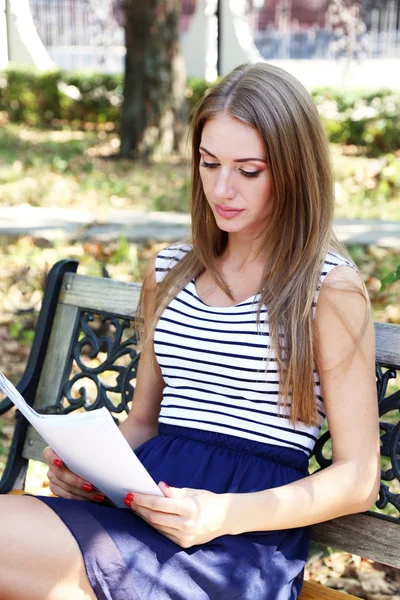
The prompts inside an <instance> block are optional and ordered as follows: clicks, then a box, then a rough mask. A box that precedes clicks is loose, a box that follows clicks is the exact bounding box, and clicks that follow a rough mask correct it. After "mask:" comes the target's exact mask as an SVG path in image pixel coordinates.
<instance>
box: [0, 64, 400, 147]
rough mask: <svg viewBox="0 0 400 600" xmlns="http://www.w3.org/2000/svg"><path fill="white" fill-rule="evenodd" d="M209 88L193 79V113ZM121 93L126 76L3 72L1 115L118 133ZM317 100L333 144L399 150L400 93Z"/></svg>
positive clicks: (329, 93) (318, 95) (330, 93)
mask: <svg viewBox="0 0 400 600" xmlns="http://www.w3.org/2000/svg"><path fill="white" fill-rule="evenodd" d="M209 86H210V84H208V83H207V82H206V81H204V79H199V78H189V79H188V83H187V89H186V93H185V96H186V98H187V101H188V103H189V108H193V106H195V104H196V103H197V101H198V100H199V99H200V98H201V96H202V95H203V94H204V92H205V91H206V90H207V88H208V87H209ZM122 90H123V76H122V75H107V74H101V73H92V74H88V73H83V72H75V73H74V72H72V73H67V72H64V71H61V70H54V71H48V72H45V73H41V72H36V71H34V70H31V69H21V68H15V67H12V68H8V69H7V70H6V71H0V111H4V112H5V113H6V114H7V116H8V119H9V120H10V121H13V122H18V123H27V124H30V125H36V126H42V127H45V126H53V127H54V126H57V125H59V126H63V125H68V126H72V127H77V128H82V127H84V126H85V124H86V123H92V124H105V123H111V124H112V126H111V127H110V128H114V127H115V128H118V127H119V118H120V106H121V103H122ZM312 95H313V98H314V101H315V103H316V105H317V107H318V110H319V112H320V115H321V118H322V122H323V124H324V127H325V130H326V132H327V135H328V137H329V139H330V140H331V142H333V143H338V144H354V145H355V146H361V147H363V148H364V149H365V152H366V154H368V155H370V156H379V155H380V154H383V153H389V152H396V151H397V150H398V149H399V139H400V95H399V94H396V93H395V92H393V91H391V90H379V91H376V92H370V91H368V92H365V91H364V92H362V91H349V90H333V89H324V90H316V91H314V92H313V94H312Z"/></svg>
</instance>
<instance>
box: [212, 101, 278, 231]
mask: <svg viewBox="0 0 400 600" xmlns="http://www.w3.org/2000/svg"><path fill="white" fill-rule="evenodd" d="M200 155H201V159H200V177H201V181H202V183H203V189H204V193H205V196H206V198H207V201H208V203H209V205H210V207H211V210H212V211H213V214H214V217H215V220H216V222H217V225H218V227H219V228H220V229H222V230H223V231H226V232H228V233H243V234H245V235H247V236H251V237H253V238H255V237H256V236H257V235H258V234H259V233H260V232H261V231H262V230H263V228H264V227H265V224H266V222H267V221H268V218H269V215H270V213H271V209H272V198H271V175H270V172H269V169H268V166H267V157H266V151H265V146H264V142H263V140H262V138H261V136H260V134H259V133H258V131H257V130H256V129H254V128H253V127H251V126H250V125H247V124H245V123H242V122H241V121H239V120H237V119H234V118H233V117H231V116H230V115H228V114H226V113H221V114H220V115H218V116H217V117H215V118H213V119H210V120H208V121H206V124H205V125H204V128H203V132H202V136H201V142H200Z"/></svg>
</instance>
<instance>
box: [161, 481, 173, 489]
mask: <svg viewBox="0 0 400 600" xmlns="http://www.w3.org/2000/svg"><path fill="white" fill-rule="evenodd" d="M160 483H162V484H163V485H165V487H166V488H169V487H171V486H169V485H168V483H165V481H160Z"/></svg>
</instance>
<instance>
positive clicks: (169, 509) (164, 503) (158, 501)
mask: <svg viewBox="0 0 400 600" xmlns="http://www.w3.org/2000/svg"><path fill="white" fill-rule="evenodd" d="M132 507H133V508H138V507H142V508H147V509H149V510H152V511H155V512H162V513H169V514H176V515H182V514H183V513H184V512H185V505H184V503H182V501H181V500H179V499H178V500H175V499H174V498H162V497H161V496H152V495H150V494H134V498H133V502H132Z"/></svg>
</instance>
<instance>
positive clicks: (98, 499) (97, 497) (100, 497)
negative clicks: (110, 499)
mask: <svg viewBox="0 0 400 600" xmlns="http://www.w3.org/2000/svg"><path fill="white" fill-rule="evenodd" d="M93 500H96V502H104V496H103V494H95V495H94V496H93Z"/></svg>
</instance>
